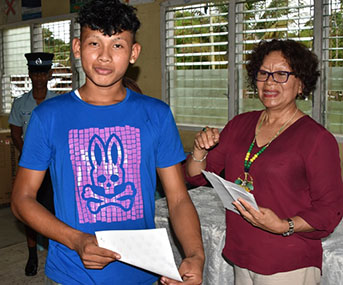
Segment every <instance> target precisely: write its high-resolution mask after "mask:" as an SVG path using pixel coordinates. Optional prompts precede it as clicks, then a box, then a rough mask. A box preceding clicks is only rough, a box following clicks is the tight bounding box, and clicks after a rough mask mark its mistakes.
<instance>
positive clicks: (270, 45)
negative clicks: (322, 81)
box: [246, 39, 320, 96]
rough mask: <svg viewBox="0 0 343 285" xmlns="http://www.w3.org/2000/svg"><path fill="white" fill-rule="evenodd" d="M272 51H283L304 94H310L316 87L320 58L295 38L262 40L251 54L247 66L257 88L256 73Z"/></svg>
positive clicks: (252, 82) (249, 80)
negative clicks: (300, 83)
mask: <svg viewBox="0 0 343 285" xmlns="http://www.w3.org/2000/svg"><path fill="white" fill-rule="evenodd" d="M272 51H281V53H282V55H283V57H284V58H285V59H286V61H287V63H288V64H289V66H290V68H291V69H292V71H293V72H294V73H295V76H296V77H298V78H299V79H300V80H301V82H302V84H303V94H302V95H303V96H308V95H309V94H310V93H311V92H312V91H314V89H315V88H316V83H317V79H318V77H319V75H320V72H319V71H318V58H317V56H316V55H315V54H314V53H313V52H311V51H310V50H309V49H308V48H307V47H305V46H304V45H302V44H300V43H298V42H296V41H293V40H277V39H273V40H271V41H265V40H263V41H261V42H260V43H259V44H258V45H257V46H256V47H255V48H254V49H253V52H252V53H251V54H250V56H249V62H248V64H247V66H246V69H247V73H248V82H249V84H250V85H251V86H252V87H253V88H256V74H257V72H258V71H259V70H260V68H261V66H262V63H263V60H264V58H265V57H266V56H267V55H268V54H269V53H270V52H272Z"/></svg>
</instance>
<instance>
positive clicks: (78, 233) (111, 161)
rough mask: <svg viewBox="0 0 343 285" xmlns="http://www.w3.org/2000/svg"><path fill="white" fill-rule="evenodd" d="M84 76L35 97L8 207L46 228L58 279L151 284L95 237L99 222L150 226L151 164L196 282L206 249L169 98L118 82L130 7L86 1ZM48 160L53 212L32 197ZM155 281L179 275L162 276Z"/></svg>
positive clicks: (106, 226) (129, 53)
mask: <svg viewBox="0 0 343 285" xmlns="http://www.w3.org/2000/svg"><path fill="white" fill-rule="evenodd" d="M78 22H79V23H80V25H81V37H80V39H74V41H73V52H74V56H75V57H76V58H80V59H81V62H82V66H83V69H84V72H85V74H86V83H85V85H83V86H82V87H81V88H79V89H78V90H76V91H74V92H71V93H68V94H65V95H60V96H59V97H56V98H54V99H52V100H49V101H47V102H46V103H44V104H42V105H41V106H39V107H38V108H37V109H36V110H35V111H34V112H33V115H32V118H31V121H30V126H29V128H28V131H27V138H26V140H25V145H24V150H23V155H22V157H21V161H20V169H19V171H18V175H17V178H16V181H15V185H14V189H13V198H12V209H13V212H14V213H15V214H16V216H17V217H19V218H20V219H21V220H22V221H24V222H25V223H27V224H29V225H30V226H32V227H33V228H35V229H36V230H37V231H39V232H41V233H43V234H44V235H45V236H47V237H49V238H50V239H51V240H52V241H51V243H50V245H49V253H48V257H47V262H46V267H45V272H46V275H47V277H48V278H49V279H52V280H53V281H54V282H57V283H62V284H120V285H123V284H130V285H134V284H152V283H154V282H156V280H157V277H156V276H155V275H153V274H151V273H149V272H147V271H143V270H140V269H138V268H135V267H132V266H130V265H127V264H125V263H122V262H119V261H117V260H120V252H118V253H115V252H112V251H110V250H106V249H104V248H100V247H98V245H97V241H96V238H95V236H94V232H95V231H97V230H115V229H118V230H132V229H137V230H138V229H147V228H154V227H155V225H154V206H155V204H154V192H155V186H156V170H157V173H158V175H159V177H160V179H161V181H162V184H163V186H164V190H165V193H166V197H167V200H168V207H169V213H170V219H171V222H172V224H173V228H174V230H175V233H176V235H177V237H178V239H179V241H180V243H181V245H182V247H183V250H184V253H185V256H186V258H185V259H184V260H183V262H182V264H181V265H180V268H179V272H180V275H181V277H182V278H183V279H184V280H185V282H184V284H201V281H202V269H203V264H204V252H203V246H202V241H201V231H200V226H199V219H198V216H197V213H196V210H195V208H194V206H193V204H192V202H191V200H190V197H189V195H188V193H187V190H186V187H185V185H184V180H183V177H182V170H181V166H180V162H181V161H182V160H183V159H184V158H185V157H184V152H183V148H182V145H181V142H180V138H179V135H178V130H177V128H176V125H175V122H174V120H173V116H172V113H171V111H170V109H169V107H168V106H167V105H166V104H165V103H163V102H161V101H160V100H157V99H154V98H151V97H148V96H145V95H141V94H138V93H136V92H134V91H132V90H130V89H127V88H124V86H123V84H122V79H123V77H124V74H125V72H126V69H127V67H128V65H129V64H130V63H131V64H133V63H134V62H135V61H136V60H137V58H138V56H139V53H140V49H141V47H140V45H139V44H138V43H137V42H135V33H136V31H137V29H138V28H139V26H140V23H139V20H138V19H137V17H136V15H135V9H134V8H133V7H131V6H128V5H126V4H122V3H120V1H119V0H118V1H115V0H102V1H101V0H96V1H91V2H88V3H87V4H85V6H83V8H82V9H81V11H80V13H79V17H78ZM48 167H49V168H50V172H51V176H52V181H53V186H54V191H55V211H56V217H55V216H53V215H51V214H50V213H49V212H48V211H46V210H45V209H44V208H43V207H41V206H40V205H39V204H38V203H37V202H36V200H35V195H36V192H37V189H38V187H39V185H40V183H41V181H42V178H43V176H44V173H45V170H46V169H47V168H48ZM161 282H162V283H163V284H177V283H178V282H176V281H173V280H170V279H168V278H166V277H162V278H161Z"/></svg>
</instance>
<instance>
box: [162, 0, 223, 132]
mask: <svg viewBox="0 0 343 285" xmlns="http://www.w3.org/2000/svg"><path fill="white" fill-rule="evenodd" d="M227 19H228V5H227V4H212V3H207V4H197V5H189V6H182V7H176V8H172V7H171V8H168V9H167V10H166V59H165V66H166V70H165V72H166V73H165V78H166V79H167V83H166V84H167V85H168V87H167V90H166V91H167V92H168V98H169V104H170V105H171V108H172V110H173V112H174V116H175V120H176V122H177V124H178V125H184V126H192V125H198V124H200V125H204V124H209V123H210V124H211V125H215V126H222V125H223V124H225V122H226V121H227V110H228V100H227V86H228V58H227V49H228V21H227Z"/></svg>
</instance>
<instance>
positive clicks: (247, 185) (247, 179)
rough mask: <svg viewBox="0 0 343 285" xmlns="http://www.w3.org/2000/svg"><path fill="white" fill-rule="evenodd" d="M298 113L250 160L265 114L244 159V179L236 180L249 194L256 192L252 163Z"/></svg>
mask: <svg viewBox="0 0 343 285" xmlns="http://www.w3.org/2000/svg"><path fill="white" fill-rule="evenodd" d="M297 112H298V108H297V109H296V110H295V112H294V114H293V115H292V117H291V118H290V119H289V120H287V122H286V123H284V124H283V125H282V126H281V128H280V129H279V130H278V131H277V132H276V134H275V135H274V136H273V137H272V138H271V140H270V141H269V142H268V143H267V144H266V145H265V146H264V147H262V148H261V149H260V150H259V151H258V152H257V153H255V154H254V155H253V156H252V157H251V158H250V155H251V151H252V149H253V147H254V145H255V142H256V137H257V135H258V132H259V130H260V128H261V126H262V124H263V122H264V120H265V114H266V113H263V118H262V119H261V122H260V124H259V125H258V127H257V130H256V133H255V137H254V139H253V141H252V143H251V144H250V147H249V149H248V152H247V154H246V155H245V159H244V173H243V175H244V177H243V178H241V177H238V178H237V179H236V180H235V183H236V184H238V185H240V186H242V187H243V188H244V189H245V190H246V191H247V192H250V191H252V190H254V183H253V178H252V176H251V175H250V174H249V170H250V167H251V165H252V163H253V162H254V161H255V160H256V159H257V158H258V157H259V156H260V155H261V154H262V153H263V152H264V151H265V150H266V148H267V147H268V146H269V145H270V144H271V143H272V141H273V140H275V139H276V138H277V137H278V136H279V134H280V133H281V132H282V130H283V129H284V128H285V127H286V126H287V125H288V124H289V123H290V122H291V121H292V120H293V118H294V117H295V114H296V113H297Z"/></svg>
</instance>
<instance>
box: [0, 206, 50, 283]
mask: <svg viewBox="0 0 343 285" xmlns="http://www.w3.org/2000/svg"><path fill="white" fill-rule="evenodd" d="M0 229H1V234H0V284H2V285H7V284H8V285H22V284H33V285H39V284H44V263H45V256H46V253H47V251H46V250H42V251H38V258H39V267H38V274H37V275H36V276H33V277H28V276H25V273H24V267H25V264H26V261H27V254H28V252H27V246H26V238H25V232H24V227H23V225H22V224H21V223H20V222H19V221H18V220H17V219H16V218H15V217H14V216H13V214H12V212H11V210H10V208H9V207H2V208H0Z"/></svg>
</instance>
